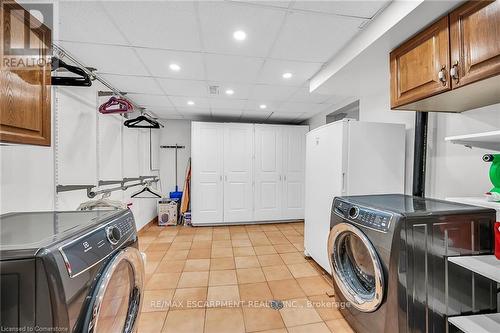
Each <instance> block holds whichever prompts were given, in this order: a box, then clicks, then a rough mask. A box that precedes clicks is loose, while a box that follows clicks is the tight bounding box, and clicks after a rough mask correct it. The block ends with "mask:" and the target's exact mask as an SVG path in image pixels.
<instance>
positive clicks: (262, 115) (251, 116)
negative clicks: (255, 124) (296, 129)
mask: <svg viewBox="0 0 500 333" xmlns="http://www.w3.org/2000/svg"><path fill="white" fill-rule="evenodd" d="M271 113H272V112H270V111H269V112H260V111H243V114H242V115H241V119H242V120H245V121H248V122H252V121H264V120H266V119H267V118H269V116H270V115H271Z"/></svg>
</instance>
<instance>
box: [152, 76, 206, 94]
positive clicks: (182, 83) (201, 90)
mask: <svg viewBox="0 0 500 333" xmlns="http://www.w3.org/2000/svg"><path fill="white" fill-rule="evenodd" d="M157 80H158V82H159V83H160V85H161V87H162V88H163V90H164V91H165V93H166V94H167V95H169V96H188V97H193V98H194V97H208V84H207V83H206V82H205V81H195V80H176V79H157Z"/></svg>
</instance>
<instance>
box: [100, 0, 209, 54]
mask: <svg viewBox="0 0 500 333" xmlns="http://www.w3.org/2000/svg"><path fill="white" fill-rule="evenodd" d="M104 3H105V5H104V6H105V8H106V9H107V11H108V12H109V13H110V16H112V18H113V19H114V21H115V23H116V25H117V26H118V27H119V29H120V30H121V31H122V32H123V33H124V35H125V37H126V38H127V39H128V40H129V42H130V44H131V45H134V46H144V47H154V48H165V49H179V50H192V51H199V50H200V49H201V44H200V38H199V34H198V26H197V22H196V13H195V11H194V6H193V2H192V1H120V2H116V1H106V2H104Z"/></svg>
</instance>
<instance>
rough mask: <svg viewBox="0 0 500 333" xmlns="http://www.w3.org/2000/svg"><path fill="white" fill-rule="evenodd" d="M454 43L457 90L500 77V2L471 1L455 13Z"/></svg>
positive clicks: (454, 76)
mask: <svg viewBox="0 0 500 333" xmlns="http://www.w3.org/2000/svg"><path fill="white" fill-rule="evenodd" d="M450 44H451V59H450V60H451V64H452V74H453V75H452V82H451V84H452V87H453V88H458V87H461V86H464V85H467V84H469V83H473V82H476V81H479V80H483V79H485V78H488V77H491V76H493V75H498V74H500V1H498V0H497V1H493V2H491V1H471V2H468V3H466V4H465V5H463V6H461V7H460V8H458V9H456V10H454V11H453V12H451V13H450ZM498 91H499V92H500V86H499V87H498Z"/></svg>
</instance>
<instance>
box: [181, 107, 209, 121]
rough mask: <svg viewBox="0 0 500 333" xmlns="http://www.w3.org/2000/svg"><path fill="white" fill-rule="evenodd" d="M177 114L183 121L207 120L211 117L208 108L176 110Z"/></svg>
mask: <svg viewBox="0 0 500 333" xmlns="http://www.w3.org/2000/svg"><path fill="white" fill-rule="evenodd" d="M178 111H179V113H180V114H181V115H182V116H183V117H184V118H185V119H200V120H202V119H205V120H206V119H207V118H209V117H211V116H212V113H211V112H210V109H209V108H200V107H198V108H195V109H191V108H178Z"/></svg>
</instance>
